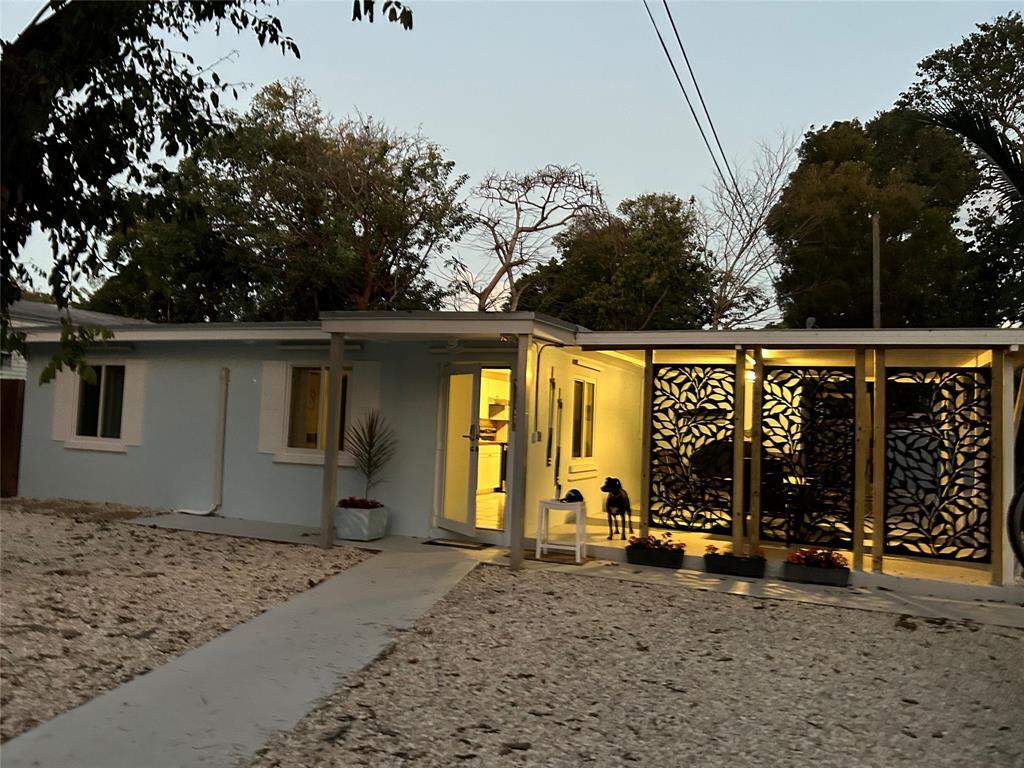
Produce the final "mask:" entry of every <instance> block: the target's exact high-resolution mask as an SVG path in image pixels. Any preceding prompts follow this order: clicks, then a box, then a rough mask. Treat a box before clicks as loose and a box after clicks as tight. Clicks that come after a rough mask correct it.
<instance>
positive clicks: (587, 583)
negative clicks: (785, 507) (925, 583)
mask: <svg viewBox="0 0 1024 768" xmlns="http://www.w3.org/2000/svg"><path fill="white" fill-rule="evenodd" d="M1022 654H1024V633H1021V632H1019V631H1016V630H1011V629H1001V628H994V627H979V626H973V625H971V626H968V625H961V624H957V625H954V624H950V623H942V622H940V621H932V622H928V621H924V620H918V619H908V618H903V617H898V616H894V615H890V614H882V613H869V612H865V611H856V610H845V609H837V608H829V607H824V606H813V605H806V604H800V603H796V602H788V601H787V602H782V601H770V600H756V599H751V598H745V597H738V596H733V595H724V594H718V593H713V592H700V591H691V590H686V589H678V588H670V587H664V586H654V585H646V584H637V583H632V582H625V581H617V580H613V579H603V578H602V579H597V578H590V577H586V576H582V575H581V576H576V575H566V574H562V573H552V572H549V571H540V570H528V571H525V572H522V573H519V574H515V573H512V572H511V571H509V570H508V569H505V568H498V567H493V566H482V567H480V568H478V569H477V570H476V571H475V572H474V573H473V574H471V575H470V576H469V577H467V579H466V580H465V581H463V582H462V583H461V584H460V585H459V586H458V587H457V588H456V589H455V590H453V591H452V592H451V593H450V594H449V595H448V597H447V598H445V600H443V601H442V602H441V603H439V604H438V605H437V606H436V607H435V609H434V610H433V611H432V612H431V613H430V614H429V615H428V616H426V617H425V618H424V619H423V620H422V621H421V622H420V623H419V624H418V625H417V626H416V628H415V629H414V630H411V631H410V632H409V633H407V634H406V635H405V636H404V637H403V638H402V639H401V640H400V641H399V642H398V644H397V645H396V646H395V648H394V650H393V652H392V653H390V654H389V655H387V656H386V657H384V658H382V659H380V660H378V661H377V662H376V663H375V664H373V665H371V666H370V667H369V668H367V669H366V670H364V671H363V672H362V673H360V675H358V676H357V677H356V678H355V679H353V680H350V681H349V682H348V684H347V685H346V686H345V687H344V688H343V689H342V690H340V691H339V692H337V693H336V694H335V695H333V696H332V697H329V698H328V699H327V700H325V702H324V703H323V705H322V706H321V707H320V708H319V709H318V710H316V711H314V712H313V713H311V714H310V715H309V716H307V717H306V718H305V719H304V720H303V721H302V722H301V723H300V724H299V726H298V727H297V728H295V729H294V730H293V731H291V732H289V733H286V734H281V735H279V736H278V737H276V738H275V739H274V740H273V741H272V742H271V743H270V744H269V745H268V746H267V747H266V748H264V750H261V753H260V754H259V755H258V756H257V757H256V758H255V759H254V760H253V761H252V762H251V763H250V766H251V768H270V767H271V766H275V767H276V766H281V767H287V768H300V767H301V768H311V767H315V766H349V765H370V766H380V765H410V766H412V765H415V766H453V765H454V766H523V765H532V766H574V767H575V766H621V765H633V764H635V765H652V766H687V765H693V766H701V767H703V766H752V765H757V766H780V767H782V766H786V767H787V768H788V767H789V766H802V765H812V766H815V768H828V767H829V766H837V767H839V766H841V767H842V768H851V766H879V768H883V767H884V768H892V767H893V766H921V765H931V766H958V768H959V767H961V766H974V765H977V766H981V765H991V766H1020V765H1021V764H1022V757H1021V756H1022V754H1024V735H1022V734H1024V730H1022V728H1024V726H1022V724H1021V723H1022V719H1021V713H1022V712H1024V672H1022V663H1021V659H1022Z"/></svg>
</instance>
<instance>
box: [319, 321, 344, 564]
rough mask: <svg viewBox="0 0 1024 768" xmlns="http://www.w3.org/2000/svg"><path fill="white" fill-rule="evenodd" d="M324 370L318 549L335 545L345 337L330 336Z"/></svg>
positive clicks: (333, 334)
mask: <svg viewBox="0 0 1024 768" xmlns="http://www.w3.org/2000/svg"><path fill="white" fill-rule="evenodd" d="M330 355H331V357H330V362H329V364H328V366H329V367H328V369H327V433H326V434H325V435H324V472H323V485H322V486H321V492H320V546H321V547H324V548H325V549H329V548H330V547H331V546H333V544H334V508H335V506H337V504H338V443H339V441H340V438H341V418H340V416H341V380H342V377H344V375H345V374H344V371H343V367H344V365H345V334H343V333H332V334H331V352H330Z"/></svg>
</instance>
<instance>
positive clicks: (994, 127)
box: [899, 11, 1024, 323]
mask: <svg viewBox="0 0 1024 768" xmlns="http://www.w3.org/2000/svg"><path fill="white" fill-rule="evenodd" d="M899 103H900V104H901V105H902V106H905V107H907V108H910V109H914V110H916V111H917V112H919V113H921V114H922V115H923V117H924V120H925V121H926V122H927V123H929V124H931V125H935V126H938V127H941V128H945V129H947V130H949V131H951V132H952V133H954V134H956V135H957V136H958V137H960V139H961V140H963V141H964V143H965V146H967V147H968V148H969V149H970V151H971V152H973V153H974V155H975V158H976V160H977V164H978V168H979V171H980V178H979V184H978V187H977V189H976V190H975V191H974V193H973V194H972V195H971V197H970V199H969V200H968V204H967V205H966V206H965V210H964V211H963V212H962V213H961V218H962V219H964V220H965V221H966V224H967V226H966V228H965V233H964V235H965V239H966V242H967V244H968V247H969V248H970V252H971V257H972V260H973V261H974V262H975V263H976V264H977V265H978V267H977V268H979V269H982V270H987V271H988V272H989V273H991V274H992V275H994V276H995V280H996V286H995V289H994V290H993V291H992V293H991V295H990V296H989V297H988V300H989V302H990V304H991V305H992V306H994V307H995V308H996V309H995V313H994V318H995V320H996V321H997V322H999V321H1007V320H1008V321H1015V322H1018V323H1020V322H1024V19H1022V18H1021V14H1020V13H1019V12H1016V11H1014V12H1011V13H1008V14H1006V15H1005V16H1000V17H998V18H996V19H995V20H994V21H992V22H991V23H987V24H979V25H978V28H977V31H976V32H973V33H972V34H970V35H968V36H967V37H965V38H964V39H963V40H962V41H960V42H959V43H957V44H956V45H952V46H950V47H948V48H944V49H941V50H938V51H936V52H935V53H933V54H932V55H930V56H928V57H926V58H925V59H924V60H922V61H921V63H920V64H919V65H918V71H917V78H916V81H915V82H914V84H913V85H912V86H911V87H910V88H909V89H908V90H907V91H906V92H905V93H904V94H903V95H902V96H901V98H900V102H899Z"/></svg>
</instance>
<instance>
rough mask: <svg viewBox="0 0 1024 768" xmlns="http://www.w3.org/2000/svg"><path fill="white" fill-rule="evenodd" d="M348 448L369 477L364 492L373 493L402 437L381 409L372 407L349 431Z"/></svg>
mask: <svg viewBox="0 0 1024 768" xmlns="http://www.w3.org/2000/svg"><path fill="white" fill-rule="evenodd" d="M345 450H347V451H348V452H349V453H351V454H352V458H353V459H355V462H356V469H358V470H359V472H360V474H361V475H362V476H363V479H364V480H365V489H364V495H365V496H369V495H370V489H371V488H373V486H375V485H376V484H377V483H379V482H380V480H381V475H382V474H383V472H384V468H385V467H386V466H387V465H388V463H389V462H390V461H391V460H392V459H393V458H394V456H395V451H396V450H398V440H397V439H396V438H395V433H394V432H393V431H392V429H391V427H390V426H389V425H388V423H387V422H386V421H385V420H384V417H383V416H381V415H380V412H379V411H377V410H371V411H367V413H366V415H365V416H363V418H362V419H360V420H359V421H357V422H355V423H354V424H352V425H351V426H350V427H349V428H348V429H347V430H346V431H345Z"/></svg>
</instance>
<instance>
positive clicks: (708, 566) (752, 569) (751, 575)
mask: <svg viewBox="0 0 1024 768" xmlns="http://www.w3.org/2000/svg"><path fill="white" fill-rule="evenodd" d="M764 566H765V559H764V558H763V557H733V556H732V555H704V570H705V571H707V572H708V573H722V574H725V575H727V576H745V577H747V578H748V579H763V578H764Z"/></svg>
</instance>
